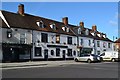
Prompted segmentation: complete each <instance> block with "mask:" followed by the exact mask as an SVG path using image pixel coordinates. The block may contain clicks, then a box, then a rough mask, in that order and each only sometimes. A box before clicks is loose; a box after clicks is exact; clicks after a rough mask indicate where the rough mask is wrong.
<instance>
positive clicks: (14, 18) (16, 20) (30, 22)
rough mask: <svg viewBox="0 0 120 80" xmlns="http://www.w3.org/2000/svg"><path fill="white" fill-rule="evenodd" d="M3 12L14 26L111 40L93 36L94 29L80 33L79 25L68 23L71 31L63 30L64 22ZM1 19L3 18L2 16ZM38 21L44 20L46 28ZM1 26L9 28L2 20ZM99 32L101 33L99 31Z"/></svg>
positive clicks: (11, 25) (106, 39)
mask: <svg viewBox="0 0 120 80" xmlns="http://www.w3.org/2000/svg"><path fill="white" fill-rule="evenodd" d="M2 13H3V15H4V17H5V19H6V20H7V22H8V24H9V25H10V27H12V28H22V29H31V30H38V31H46V32H53V33H58V34H66V35H72V36H75V35H77V36H81V37H89V38H94V39H98V40H104V41H110V42H112V41H111V40H109V39H108V38H103V37H98V36H93V35H91V32H93V31H92V29H88V28H84V30H83V32H85V30H86V29H88V30H89V35H85V34H84V33H83V34H78V32H77V29H78V28H79V27H78V26H75V25H71V24H68V25H67V26H68V27H69V28H70V32H66V31H63V29H62V27H63V26H65V25H64V24H63V23H62V22H59V21H55V20H51V19H47V18H43V17H39V16H34V15H30V14H26V13H25V14H24V15H20V14H18V13H13V12H8V11H3V10H2ZM0 20H1V18H0ZM37 21H42V22H43V23H44V26H45V28H40V27H39V26H38V25H37V24H36V22H37ZM50 23H54V24H55V26H56V30H54V29H52V28H51V27H50ZM0 27H3V28H8V27H7V25H6V24H5V23H4V21H3V20H2V26H1V25H0ZM97 33H100V32H98V31H97Z"/></svg>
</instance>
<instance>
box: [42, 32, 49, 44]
mask: <svg viewBox="0 0 120 80" xmlns="http://www.w3.org/2000/svg"><path fill="white" fill-rule="evenodd" d="M41 42H48V34H47V33H41Z"/></svg>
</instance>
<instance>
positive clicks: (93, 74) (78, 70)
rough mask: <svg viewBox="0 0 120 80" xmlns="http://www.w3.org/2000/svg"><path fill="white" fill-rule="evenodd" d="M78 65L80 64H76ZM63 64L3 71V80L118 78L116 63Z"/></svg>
mask: <svg viewBox="0 0 120 80" xmlns="http://www.w3.org/2000/svg"><path fill="white" fill-rule="evenodd" d="M78 63H80V64H78ZM78 63H77V64H68V65H67V64H64V65H58V66H52V67H49V66H48V67H33V68H20V69H8V70H7V69H5V70H3V73H2V75H3V76H2V77H3V78H118V63H117V62H115V63H113V62H108V63H91V64H89V63H85V64H84V63H81V62H78Z"/></svg>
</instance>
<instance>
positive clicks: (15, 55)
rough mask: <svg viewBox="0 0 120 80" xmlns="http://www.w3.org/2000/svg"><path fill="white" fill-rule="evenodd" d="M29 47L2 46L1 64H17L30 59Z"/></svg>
mask: <svg viewBox="0 0 120 80" xmlns="http://www.w3.org/2000/svg"><path fill="white" fill-rule="evenodd" d="M31 48H32V46H31V45H28V44H8V43H3V44H2V51H3V59H2V61H3V62H18V61H26V60H30V59H31Z"/></svg>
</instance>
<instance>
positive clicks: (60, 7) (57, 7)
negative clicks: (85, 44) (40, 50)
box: [2, 2, 118, 40]
mask: <svg viewBox="0 0 120 80" xmlns="http://www.w3.org/2000/svg"><path fill="white" fill-rule="evenodd" d="M20 3H22V4H24V6H25V13H29V14H33V15H37V16H41V17H45V18H49V19H53V20H57V21H62V18H63V17H68V18H69V24H73V25H79V22H80V21H83V22H84V24H85V27H87V28H90V29H91V28H92V25H97V30H98V31H100V32H103V33H106V34H107V37H108V38H110V39H111V40H113V36H115V37H118V3H117V2H4V3H2V10H7V11H11V12H15V13H16V12H17V9H18V7H17V6H18V5H19V4H20Z"/></svg>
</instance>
